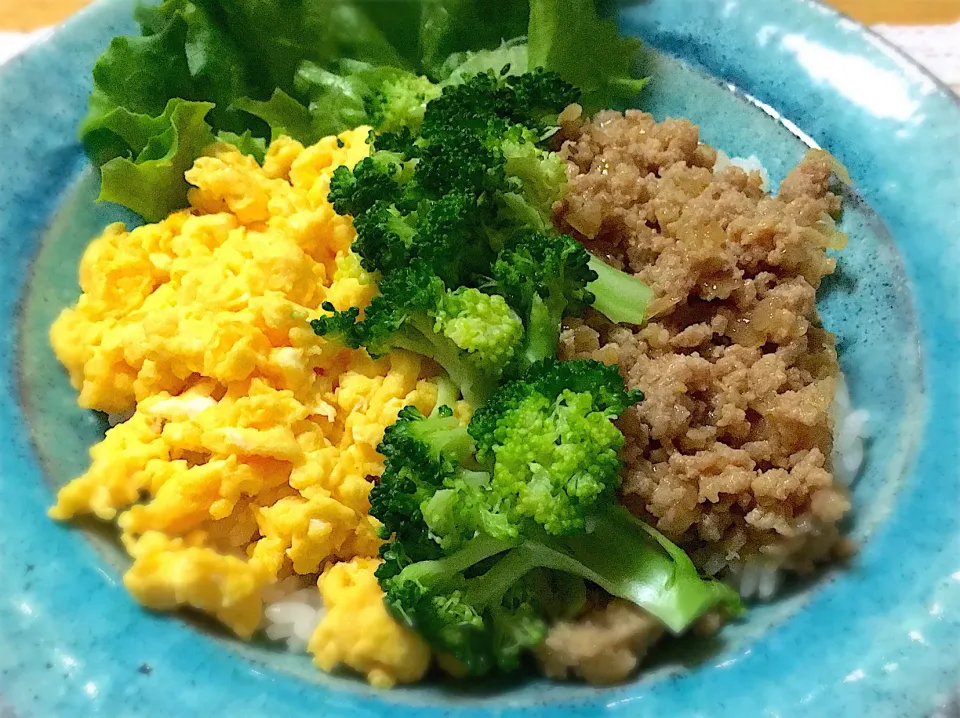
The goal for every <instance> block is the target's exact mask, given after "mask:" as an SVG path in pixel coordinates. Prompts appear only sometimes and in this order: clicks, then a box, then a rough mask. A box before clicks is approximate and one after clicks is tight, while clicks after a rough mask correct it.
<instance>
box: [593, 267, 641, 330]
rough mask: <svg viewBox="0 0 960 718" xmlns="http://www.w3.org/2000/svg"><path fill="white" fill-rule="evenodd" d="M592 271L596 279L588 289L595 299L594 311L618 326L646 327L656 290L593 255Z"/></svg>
mask: <svg viewBox="0 0 960 718" xmlns="http://www.w3.org/2000/svg"><path fill="white" fill-rule="evenodd" d="M590 269H592V270H593V271H594V272H596V273H597V279H596V280H594V281H592V282H590V284H588V285H587V289H588V290H589V291H590V292H592V293H593V295H594V296H595V297H596V299H595V300H594V302H593V308H594V309H596V310H597V311H598V312H600V313H601V314H603V315H604V316H605V317H606V318H607V319H609V320H610V321H611V322H615V323H617V324H643V323H644V321H646V317H647V309H648V308H649V306H650V302H651V301H652V300H653V290H652V289H650V287H648V286H647V285H646V284H644V283H643V282H641V281H640V280H639V279H637V278H636V277H633V276H631V275H629V274H627V273H626V272H621V271H620V270H619V269H615V268H614V267H611V266H610V265H609V264H607V263H606V262H604V261H603V260H601V259H598V258H597V257H594V256H592V255H591V257H590Z"/></svg>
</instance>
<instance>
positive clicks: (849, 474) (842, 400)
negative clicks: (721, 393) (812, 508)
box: [701, 374, 870, 601]
mask: <svg viewBox="0 0 960 718" xmlns="http://www.w3.org/2000/svg"><path fill="white" fill-rule="evenodd" d="M831 413H832V416H833V421H834V430H833V454H832V456H831V458H830V460H831V463H832V465H833V475H834V477H835V479H836V480H837V481H839V482H841V483H843V484H845V485H847V486H852V485H853V484H854V482H855V481H856V479H857V477H858V476H859V474H860V469H861V468H862V467H863V459H864V452H865V445H866V441H867V439H868V438H869V431H868V426H869V419H870V413H869V412H868V411H866V410H865V409H853V408H852V406H851V403H850V391H849V389H848V388H847V382H846V380H845V378H844V376H843V374H841V375H840V380H839V382H838V383H837V391H836V395H835V396H834V400H833V406H832V407H831ZM701 568H702V569H703V570H704V571H705V572H706V573H707V574H709V575H711V576H713V575H718V576H721V577H722V578H723V579H724V580H726V581H727V582H728V583H730V584H731V585H732V586H734V587H736V588H737V589H738V590H739V591H740V595H741V596H743V597H744V598H755V599H758V600H760V601H769V600H770V599H772V598H773V597H774V596H775V595H776V594H777V592H778V591H779V590H780V587H781V585H782V584H783V579H784V571H783V570H781V569H780V568H779V566H778V565H777V564H776V563H771V562H770V561H765V560H763V559H758V558H751V559H749V560H747V561H743V562H740V561H729V562H728V561H726V560H725V558H724V557H723V556H722V555H721V554H713V555H709V556H707V558H706V559H705V560H704V561H702V562H701Z"/></svg>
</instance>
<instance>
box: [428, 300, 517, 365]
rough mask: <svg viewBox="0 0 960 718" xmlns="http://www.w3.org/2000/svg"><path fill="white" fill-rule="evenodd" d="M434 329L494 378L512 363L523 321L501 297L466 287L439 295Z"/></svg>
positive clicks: (468, 359) (471, 361)
mask: <svg viewBox="0 0 960 718" xmlns="http://www.w3.org/2000/svg"><path fill="white" fill-rule="evenodd" d="M434 330H435V331H436V332H437V333H438V334H442V335H443V336H445V337H447V338H448V339H450V340H451V341H452V342H453V343H454V344H456V345H457V346H458V347H460V348H461V349H462V350H463V351H464V352H466V358H467V361H469V362H470V363H472V364H473V365H474V366H476V367H477V369H479V370H480V371H482V372H483V373H485V374H489V375H492V376H496V377H499V376H500V374H501V373H502V372H503V370H504V367H506V366H507V365H508V364H510V363H511V362H512V361H513V358H514V356H515V355H516V352H517V348H518V347H519V345H520V341H521V340H522V339H523V322H521V321H520V317H518V316H517V314H516V312H514V311H513V310H512V309H511V308H510V305H508V304H507V302H506V300H505V299H504V298H503V297H501V296H499V295H490V294H484V293H483V292H481V291H480V290H479V289H472V288H469V287H461V288H460V289H458V290H456V291H455V292H447V293H446V294H445V295H444V296H443V298H442V299H441V301H440V304H439V306H438V307H437V312H436V323H435V325H434Z"/></svg>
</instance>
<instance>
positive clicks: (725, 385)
mask: <svg viewBox="0 0 960 718" xmlns="http://www.w3.org/2000/svg"><path fill="white" fill-rule="evenodd" d="M564 132H565V136H566V138H567V140H566V142H565V143H564V147H563V153H564V156H565V157H566V158H567V160H568V162H569V167H568V174H569V177H570V191H569V193H568V196H567V198H566V199H565V200H564V202H562V203H561V204H560V205H559V206H558V207H557V208H556V217H555V220H556V223H557V225H558V227H559V228H560V229H561V230H563V231H569V232H571V233H572V234H574V236H576V237H578V238H579V239H581V240H582V241H583V242H584V243H585V244H586V245H587V246H588V247H589V249H590V250H591V251H593V252H594V253H596V254H598V255H599V256H602V257H605V258H606V259H607V260H608V261H609V262H610V263H611V264H613V265H615V266H617V267H619V268H623V269H625V270H627V271H630V272H633V273H635V274H636V275H637V276H638V277H639V278H640V279H642V280H643V281H645V282H646V283H648V284H649V285H650V286H651V287H652V288H653V289H654V293H655V300H654V303H653V306H652V310H651V319H650V321H649V323H648V324H647V325H646V326H644V327H639V328H638V327H629V326H615V325H611V324H610V323H609V322H607V321H606V320H605V319H603V318H602V317H600V316H599V315H598V314H596V313H591V314H590V315H588V316H587V317H585V318H584V319H583V320H574V321H572V322H570V323H569V325H568V327H567V328H566V329H565V331H564V333H563V338H562V346H561V356H562V358H564V359H572V358H574V357H590V358H595V359H600V360H602V361H605V362H617V363H618V364H619V365H620V368H621V371H622V373H623V375H624V377H625V378H626V380H627V384H628V386H629V387H630V388H635V389H642V390H643V392H644V393H645V395H646V398H645V400H644V401H643V402H641V403H640V404H638V405H637V406H636V407H634V408H633V409H631V410H630V411H629V412H628V413H627V414H626V415H624V417H623V418H622V419H621V421H620V424H621V428H622V429H623V431H624V433H625V434H626V436H627V445H626V448H625V453H624V458H625V464H626V467H625V474H624V484H623V501H624V503H625V504H627V506H629V507H630V509H631V510H633V511H634V512H635V513H636V514H637V515H639V516H640V517H641V518H643V519H645V520H647V521H648V522H650V523H651V524H653V525H655V526H656V527H657V528H658V529H660V530H661V531H663V532H664V533H665V534H666V535H667V536H669V537H670V538H671V539H673V540H674V541H676V542H678V543H679V544H681V545H682V546H683V547H684V548H686V549H687V550H688V551H689V552H691V554H692V555H693V557H694V560H695V561H696V562H697V563H699V564H700V566H701V567H702V568H704V569H706V570H708V571H709V572H711V573H715V572H717V571H719V570H720V569H722V568H723V567H724V566H725V565H726V563H727V562H742V561H745V560H762V561H764V562H766V563H768V564H769V565H773V566H780V567H783V568H786V569H789V570H794V571H808V570H810V569H811V568H812V566H813V564H814V562H816V561H820V560H824V559H826V558H828V557H829V556H830V555H831V552H832V551H833V549H834V545H835V544H836V542H837V539H838V536H839V532H838V530H837V522H838V521H839V520H840V519H841V518H842V517H843V516H844V514H845V513H846V512H847V511H848V509H849V508H850V503H849V500H848V497H847V492H846V490H845V489H844V488H843V487H842V486H840V485H835V484H834V480H833V475H832V473H831V466H830V460H829V457H830V453H831V444H832V422H831V416H830V404H831V402H832V400H833V395H834V391H835V386H836V382H837V377H838V375H839V367H838V364H837V356H836V350H835V346H834V343H835V342H834V337H833V335H832V334H830V333H829V332H827V331H825V330H824V329H823V328H821V326H820V322H819V317H818V314H817V308H816V304H815V294H816V290H817V287H818V286H819V285H820V281H821V280H822V279H823V277H824V276H826V275H828V274H830V273H831V272H832V271H833V270H834V267H835V260H834V259H832V258H830V257H828V256H827V254H826V250H827V248H828V247H832V248H839V246H840V245H841V244H842V240H843V239H844V238H843V235H841V234H840V233H839V232H838V231H837V229H836V226H835V224H834V221H833V218H834V217H835V216H836V215H837V213H838V212H839V209H840V202H839V199H838V198H837V197H836V196H834V195H833V194H831V193H830V192H829V190H828V185H829V182H830V178H831V173H832V170H833V168H834V166H835V164H834V163H833V161H832V159H831V158H830V157H829V156H828V155H826V154H825V153H823V152H811V153H810V154H809V155H808V156H807V157H806V158H805V159H804V160H803V162H801V164H800V165H799V166H798V167H797V168H796V169H794V170H793V171H792V172H791V173H790V174H789V176H788V177H787V178H786V179H785V180H784V182H783V184H782V185H781V187H780V191H779V194H778V195H777V196H776V197H770V196H769V195H767V194H766V193H765V192H763V191H762V190H761V184H762V180H761V177H760V175H759V174H757V173H750V174H748V173H745V172H744V171H743V170H741V169H739V168H736V167H729V168H726V169H723V170H721V171H718V172H714V171H713V167H714V163H715V162H716V158H717V152H716V151H715V150H714V149H713V148H711V147H709V146H707V145H703V144H700V143H699V133H698V130H697V128H696V127H695V126H694V125H692V124H690V123H689V122H687V121H686V120H667V121H665V122H663V123H661V124H657V123H655V122H654V120H653V118H652V117H651V116H650V115H648V114H646V113H642V112H637V111H630V112H627V113H626V114H625V115H622V114H620V113H617V112H602V113H600V114H599V115H597V116H596V117H595V118H594V120H593V121H592V122H590V123H587V124H584V125H582V126H580V125H578V124H577V123H574V124H573V125H567V126H566V127H564ZM598 610H601V611H605V610H608V609H598ZM607 618H608V617H607V616H604V615H600V614H597V613H596V611H595V612H593V613H590V614H588V615H587V616H586V617H584V618H582V619H581V624H583V625H582V626H581V629H580V630H579V632H578V631H575V630H573V629H572V628H571V626H569V625H564V626H563V627H562V630H563V632H564V633H562V634H561V633H559V631H560V629H555V630H554V631H553V632H552V633H551V636H550V638H548V640H547V643H546V644H545V645H546V647H545V650H544V653H545V654H546V655H544V656H543V661H544V664H545V666H547V667H552V668H553V672H559V666H561V665H562V666H564V667H565V670H570V671H572V672H577V673H579V674H581V675H583V676H584V677H586V678H588V679H591V678H593V679H596V678H598V677H597V676H593V675H591V670H592V669H591V653H590V651H583V650H579V649H578V646H577V645H576V643H577V642H579V644H580V645H589V643H590V642H589V641H585V640H584V639H583V636H582V635H580V634H581V633H582V632H583V630H584V629H586V628H587V627H588V626H591V625H593V626H605V625H606V624H607V623H609V621H607ZM632 623H633V624H634V625H636V626H637V629H636V633H637V636H636V640H634V639H633V638H631V637H629V636H627V637H625V636H620V635H618V636H617V637H616V640H615V643H617V645H618V646H626V647H630V648H631V650H634V651H635V652H636V653H637V655H642V653H643V652H644V651H645V650H646V647H647V645H648V643H649V641H645V640H642V636H641V634H643V635H645V636H650V637H652V638H654V639H655V637H656V632H650V631H648V630H647V626H646V624H645V623H644V622H643V621H640V620H634V621H632ZM593 633H594V635H595V637H596V640H597V641H607V639H608V638H609V630H606V631H601V630H599V629H597V628H594V630H593ZM565 637H566V638H565ZM618 664H619V665H622V666H623V667H624V669H625V670H629V669H630V668H632V665H631V661H630V660H625V661H619V662H618ZM620 673H621V674H620V675H617V676H610V675H606V674H605V675H603V677H602V679H601V680H616V679H618V678H623V677H624V673H623V672H622V671H621V672H620Z"/></svg>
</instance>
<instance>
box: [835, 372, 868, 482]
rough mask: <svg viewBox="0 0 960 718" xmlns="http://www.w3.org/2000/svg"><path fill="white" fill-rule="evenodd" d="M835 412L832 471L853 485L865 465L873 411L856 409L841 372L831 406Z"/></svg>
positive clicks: (837, 477) (838, 477)
mask: <svg viewBox="0 0 960 718" xmlns="http://www.w3.org/2000/svg"><path fill="white" fill-rule="evenodd" d="M831 411H832V413H833V422H834V429H833V455H832V456H831V461H832V463H833V475H834V477H835V478H836V479H837V480H838V481H841V482H842V483H844V484H846V485H847V486H853V483H854V482H855V481H856V479H857V476H858V475H859V474H860V468H861V467H862V465H863V455H864V446H865V444H866V441H867V439H868V438H870V424H869V422H870V412H868V411H867V410H866V409H854V408H853V407H852V406H851V403H850V390H849V389H848V388H847V382H846V380H845V379H844V377H843V374H841V375H840V381H839V382H838V383H837V393H836V395H835V396H834V399H833V406H832V407H831Z"/></svg>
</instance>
